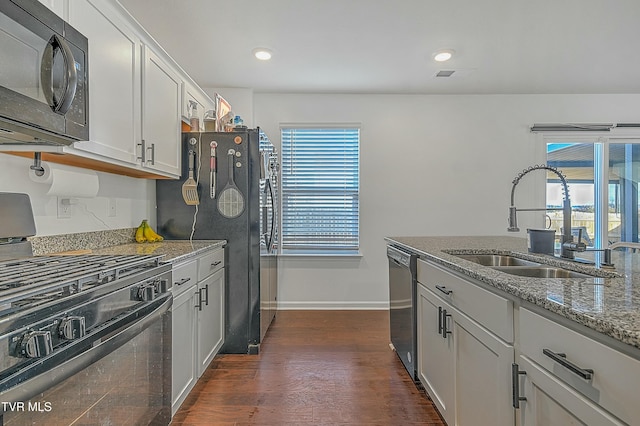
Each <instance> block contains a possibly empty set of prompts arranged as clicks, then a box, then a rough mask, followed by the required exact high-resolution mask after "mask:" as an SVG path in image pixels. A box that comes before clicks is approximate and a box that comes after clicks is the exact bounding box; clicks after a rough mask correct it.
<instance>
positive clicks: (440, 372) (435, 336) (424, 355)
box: [417, 285, 455, 424]
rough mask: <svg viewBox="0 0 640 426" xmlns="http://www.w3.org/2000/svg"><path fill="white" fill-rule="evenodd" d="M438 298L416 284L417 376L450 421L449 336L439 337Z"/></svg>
mask: <svg viewBox="0 0 640 426" xmlns="http://www.w3.org/2000/svg"><path fill="white" fill-rule="evenodd" d="M442 305H443V303H442V301H441V300H440V299H439V298H438V297H436V296H435V295H434V294H433V293H431V292H430V291H429V290H427V289H426V288H424V287H423V286H422V285H418V306H417V309H418V312H417V315H418V327H417V333H418V376H419V378H420V382H421V383H422V385H423V386H424V387H425V389H426V390H427V393H428V394H429V396H430V397H431V399H432V400H433V403H434V404H435V405H436V407H437V408H438V411H439V412H440V414H441V415H442V417H443V418H444V420H445V421H446V422H447V423H448V424H454V418H455V408H454V405H455V399H454V398H455V394H454V379H453V378H454V370H453V368H454V352H453V339H452V338H451V337H449V336H447V338H443V337H442Z"/></svg>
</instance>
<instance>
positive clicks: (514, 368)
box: [511, 363, 527, 408]
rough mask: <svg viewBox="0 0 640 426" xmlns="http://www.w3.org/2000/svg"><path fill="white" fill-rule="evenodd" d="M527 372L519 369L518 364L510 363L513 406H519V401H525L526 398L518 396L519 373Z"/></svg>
mask: <svg viewBox="0 0 640 426" xmlns="http://www.w3.org/2000/svg"><path fill="white" fill-rule="evenodd" d="M525 374H527V372H526V371H520V367H519V366H518V364H516V363H513V364H511V389H512V391H511V397H512V405H513V408H520V401H526V400H527V398H526V397H524V396H520V375H525Z"/></svg>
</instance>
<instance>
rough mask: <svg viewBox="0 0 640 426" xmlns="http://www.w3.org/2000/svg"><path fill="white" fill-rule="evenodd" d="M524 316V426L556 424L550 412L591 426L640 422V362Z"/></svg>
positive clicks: (521, 315) (530, 314)
mask: <svg viewBox="0 0 640 426" xmlns="http://www.w3.org/2000/svg"><path fill="white" fill-rule="evenodd" d="M519 318H520V321H519V331H520V332H519V337H520V351H521V353H520V356H519V357H518V364H519V368H520V370H522V371H524V372H525V373H526V374H524V375H521V380H524V382H525V389H524V392H523V395H522V396H523V397H524V398H526V401H524V402H523V403H522V404H521V407H522V408H521V413H520V414H521V419H522V422H523V424H526V425H545V424H550V423H547V417H546V416H547V415H550V413H553V414H554V416H556V417H557V418H559V419H565V418H566V419H570V418H576V419H579V420H580V421H581V422H583V423H584V424H588V425H618V424H640V405H639V404H638V396H637V387H638V383H640V361H639V360H638V359H635V358H632V357H630V356H628V355H626V354H624V353H622V352H620V351H618V350H616V349H614V348H612V347H609V346H607V345H604V344H603V343H601V342H599V341H596V340H594V339H592V338H590V337H588V336H586V335H584V334H582V333H579V332H577V331H576V330H572V329H569V328H567V327H565V326H564V325H562V324H559V323H557V322H555V321H553V320H552V319H550V318H548V317H545V316H542V315H540V314H538V313H536V312H533V311H531V310H529V309H525V308H522V307H521V308H520V310H519ZM554 418H555V417H554ZM557 424H560V423H557ZM563 424H582V423H578V422H577V420H576V421H575V422H574V423H570V422H569V423H563Z"/></svg>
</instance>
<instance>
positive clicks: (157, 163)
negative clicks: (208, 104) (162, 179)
mask: <svg viewBox="0 0 640 426" xmlns="http://www.w3.org/2000/svg"><path fill="white" fill-rule="evenodd" d="M143 52H144V53H143V55H144V72H143V75H144V78H143V80H142V100H143V101H142V140H141V151H140V156H141V157H142V165H143V167H146V168H149V169H152V170H156V171H159V172H161V173H166V174H169V175H173V176H175V177H179V176H180V164H181V163H180V154H181V150H180V132H181V118H180V115H181V112H182V109H181V92H182V80H181V78H180V76H179V75H178V73H177V71H176V70H175V69H174V68H173V67H171V66H170V65H169V64H168V63H167V62H165V61H164V60H163V59H162V58H161V57H160V56H159V55H157V54H156V53H155V52H154V51H153V50H152V49H151V48H150V47H149V46H143Z"/></svg>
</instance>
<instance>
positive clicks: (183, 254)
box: [91, 240, 227, 263]
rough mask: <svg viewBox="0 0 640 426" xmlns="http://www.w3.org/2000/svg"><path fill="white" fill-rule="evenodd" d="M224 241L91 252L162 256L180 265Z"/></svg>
mask: <svg viewBox="0 0 640 426" xmlns="http://www.w3.org/2000/svg"><path fill="white" fill-rule="evenodd" d="M226 243H227V241H226V240H193V241H189V240H164V241H162V242H158V243H126V244H119V245H114V246H110V247H104V248H99V249H93V250H91V253H93V254H116V255H117V254H150V255H162V256H164V258H163V260H164V261H166V262H171V263H180V262H182V261H184V260H187V259H189V258H192V257H196V256H198V255H200V254H202V253H203V252H205V251H207V250H211V249H216V248H219V247H223V246H224V245H226Z"/></svg>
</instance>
